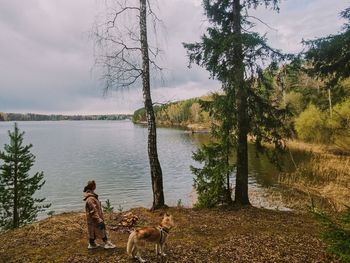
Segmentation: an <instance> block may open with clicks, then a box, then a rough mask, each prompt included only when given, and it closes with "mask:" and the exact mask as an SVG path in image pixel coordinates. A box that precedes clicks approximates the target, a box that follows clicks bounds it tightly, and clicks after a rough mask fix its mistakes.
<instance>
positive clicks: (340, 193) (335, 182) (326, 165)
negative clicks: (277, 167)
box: [280, 152, 350, 211]
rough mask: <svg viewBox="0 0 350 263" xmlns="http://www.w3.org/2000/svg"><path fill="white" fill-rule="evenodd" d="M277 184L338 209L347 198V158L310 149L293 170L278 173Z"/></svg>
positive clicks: (349, 165)
mask: <svg viewBox="0 0 350 263" xmlns="http://www.w3.org/2000/svg"><path fill="white" fill-rule="evenodd" d="M280 183H281V184H283V185H285V186H287V187H291V188H294V189H297V190H299V191H301V192H303V193H304V194H305V195H307V196H308V197H309V200H308V201H310V198H313V199H316V200H317V199H319V200H323V202H324V203H327V201H328V203H329V205H328V208H333V209H334V210H336V211H341V210H343V209H345V205H348V204H349V200H350V191H349V186H350V157H348V156H338V155H334V154H329V153H319V152H314V153H313V154H312V156H311V159H310V160H309V161H307V162H304V163H302V164H300V165H299V166H298V167H297V169H296V171H295V172H293V173H287V174H283V175H281V176H280ZM326 208H327V207H326Z"/></svg>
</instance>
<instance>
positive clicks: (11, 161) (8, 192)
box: [0, 123, 50, 229]
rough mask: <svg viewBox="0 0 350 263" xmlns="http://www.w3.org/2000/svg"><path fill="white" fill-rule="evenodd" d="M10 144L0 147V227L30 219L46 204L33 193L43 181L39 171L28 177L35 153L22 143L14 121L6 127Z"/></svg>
mask: <svg viewBox="0 0 350 263" xmlns="http://www.w3.org/2000/svg"><path fill="white" fill-rule="evenodd" d="M8 134H9V137H10V144H5V151H4V152H2V151H0V160H1V162H2V163H1V166H0V172H1V173H0V228H3V229H11V228H17V227H19V226H21V225H25V224H27V223H30V222H32V221H34V220H35V219H36V217H37V215H38V213H39V212H41V211H43V210H44V209H45V208H48V207H49V206H50V204H47V205H39V204H40V203H42V202H43V201H44V200H45V198H35V197H33V195H34V193H35V192H36V191H37V190H39V189H41V187H42V186H43V185H44V183H45V181H42V179H43V178H44V174H43V172H37V173H35V175H34V176H32V177H30V175H29V171H30V169H31V167H32V166H33V164H34V161H35V156H34V155H33V154H32V153H30V149H31V148H32V145H31V144H29V145H26V146H24V145H23V135H24V132H22V133H21V132H20V131H19V129H18V127H17V124H16V123H15V125H14V131H13V132H11V131H9V133H8Z"/></svg>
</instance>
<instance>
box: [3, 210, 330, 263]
mask: <svg viewBox="0 0 350 263" xmlns="http://www.w3.org/2000/svg"><path fill="white" fill-rule="evenodd" d="M131 212H132V213H133V214H134V215H136V216H137V217H138V218H139V220H138V225H139V226H143V225H157V224H158V223H159V221H160V220H161V217H162V213H164V212H165V211H157V212H155V213H151V212H149V211H148V210H146V209H144V208H138V209H132V210H131ZM166 212H168V213H170V214H172V215H173V216H174V219H175V221H176V224H177V226H176V228H175V229H174V230H173V231H172V232H171V233H170V236H169V239H168V244H167V247H166V252H167V254H168V256H167V261H166V262H216V263H217V262H259V263H261V262H337V261H336V260H334V259H333V258H332V257H330V256H328V255H327V254H326V248H325V244H324V243H323V242H322V241H321V240H320V239H319V235H320V229H319V226H318V224H317V222H315V221H314V219H313V218H312V216H311V215H310V214H305V213H304V214H298V213H295V212H285V211H284V212H282V211H275V210H266V209H258V208H254V207H251V208H246V209H242V210H233V209H211V210H209V209H203V210H202V209H201V210H198V209H187V208H169V209H167V210H166ZM122 214H125V213H122ZM120 217H121V214H120V213H119V214H117V213H114V214H112V215H110V216H109V219H108V229H109V233H110V238H111V240H112V242H114V243H115V244H116V245H117V248H116V249H114V250H104V249H102V248H98V249H96V250H94V251H88V249H87V231H86V223H85V214H84V213H64V214H59V215H54V216H52V217H50V218H47V219H45V220H42V221H39V222H36V223H33V224H31V225H28V226H25V227H22V228H20V229H17V230H14V231H8V232H6V233H3V234H1V235H0V262H1V263H2V262H7V263H10V262H72V263H73V262H101V263H103V262H132V261H131V260H129V259H128V257H127V255H126V249H125V247H126V242H127V238H128V235H129V233H128V231H127V229H126V228H123V227H119V228H118V229H117V230H112V229H111V227H112V226H113V225H116V224H117V219H118V218H120ZM112 228H113V227H112ZM142 255H143V256H144V258H145V259H147V260H148V262H160V260H159V259H157V258H156V257H155V253H154V246H153V245H147V244H146V247H145V248H144V252H143V253H142Z"/></svg>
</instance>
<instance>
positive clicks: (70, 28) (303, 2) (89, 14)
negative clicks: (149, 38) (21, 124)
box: [0, 0, 350, 114]
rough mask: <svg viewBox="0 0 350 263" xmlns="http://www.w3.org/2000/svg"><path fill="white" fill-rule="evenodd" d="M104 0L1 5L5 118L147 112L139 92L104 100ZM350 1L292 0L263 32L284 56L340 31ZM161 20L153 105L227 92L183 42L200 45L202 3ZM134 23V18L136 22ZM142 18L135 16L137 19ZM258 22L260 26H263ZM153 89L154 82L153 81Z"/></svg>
mask: <svg viewBox="0 0 350 263" xmlns="http://www.w3.org/2000/svg"><path fill="white" fill-rule="evenodd" d="M104 3H105V1H102V0H59V1H58V0H0V112H20V113H26V112H32V113H43V114H53V113H55V114H113V113H132V112H133V111H134V110H136V109H137V108H140V107H142V105H143V101H142V92H141V89H140V87H139V86H135V87H130V88H128V89H124V90H119V91H112V92H109V93H107V94H104V92H103V91H104V82H103V81H102V80H101V75H102V72H101V69H100V68H98V67H97V66H95V63H94V62H95V58H96V57H95V56H96V49H95V45H94V40H93V38H91V32H92V31H93V26H94V24H95V23H96V21H100V19H101V16H103V14H104V11H105V9H106V7H105V5H104ZM349 6H350V0H349V1H348V0H332V1H329V0H286V1H282V3H281V5H280V12H279V13H275V12H273V11H271V10H266V9H264V8H259V9H258V10H256V11H252V13H251V14H252V15H254V16H256V17H259V18H260V19H261V20H263V21H264V22H265V23H266V24H268V25H269V27H267V26H265V25H264V24H261V23H260V24H259V25H257V27H256V30H257V31H258V32H260V33H262V34H265V33H266V36H267V38H268V39H269V40H268V41H269V44H270V45H271V46H273V47H275V48H278V49H280V50H282V51H284V52H299V51H301V50H302V48H303V47H302V45H301V41H302V39H314V38H317V37H322V36H326V35H328V34H332V33H337V32H339V31H340V30H341V26H342V24H343V23H344V21H343V20H342V19H341V18H340V17H339V13H340V12H341V11H342V10H344V9H345V8H346V7H349ZM155 12H156V13H157V14H158V16H159V18H160V19H161V20H162V30H161V31H160V32H158V37H157V38H159V39H161V41H160V48H161V49H162V50H163V52H162V57H161V58H162V59H161V63H162V65H161V66H162V67H164V68H165V73H164V75H163V81H161V82H159V81H158V82H157V83H158V84H157V85H153V86H152V97H153V101H154V102H157V103H165V102H169V101H176V100H181V99H186V98H191V97H197V96H201V95H205V94H209V93H210V92H213V91H216V90H218V89H219V88H220V84H219V83H218V82H217V81H215V80H212V79H210V78H209V73H208V72H206V71H205V70H204V69H202V68H200V67H198V66H193V67H192V68H188V58H187V57H186V51H185V50H184V48H183V47H182V43H183V42H187V43H191V42H195V41H199V39H200V36H201V34H202V33H204V32H205V25H206V18H205V16H204V14H203V8H202V6H201V1H200V0H157V8H156V9H155ZM131 19H132V18H131ZM135 19H136V18H135ZM257 23H258V21H257ZM152 81H153V82H152V83H153V84H154V83H155V80H154V79H153V78H152Z"/></svg>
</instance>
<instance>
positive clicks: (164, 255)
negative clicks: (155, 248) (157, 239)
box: [160, 243, 166, 257]
mask: <svg viewBox="0 0 350 263" xmlns="http://www.w3.org/2000/svg"><path fill="white" fill-rule="evenodd" d="M160 254H161V255H162V256H163V257H166V254H165V253H164V243H163V244H160Z"/></svg>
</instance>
